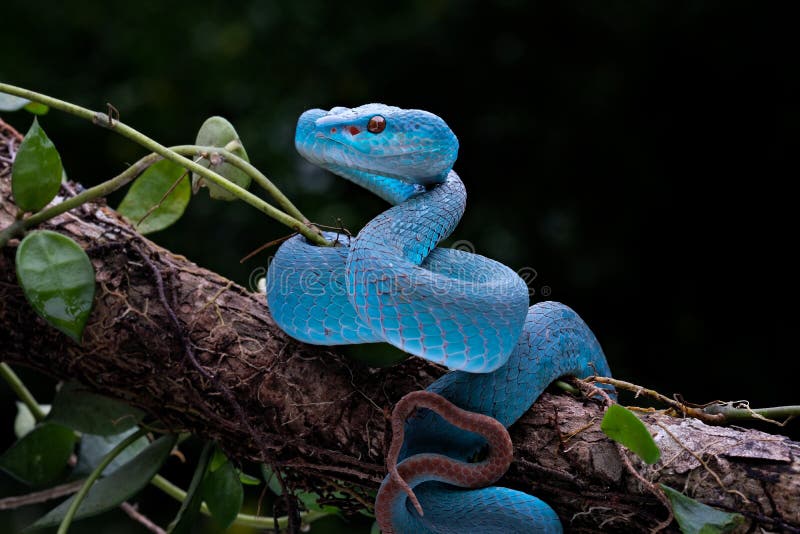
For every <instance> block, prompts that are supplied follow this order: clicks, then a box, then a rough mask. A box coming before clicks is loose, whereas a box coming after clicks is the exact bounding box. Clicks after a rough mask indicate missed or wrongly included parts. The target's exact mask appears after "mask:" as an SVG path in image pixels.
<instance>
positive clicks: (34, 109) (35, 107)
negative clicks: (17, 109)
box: [25, 102, 50, 115]
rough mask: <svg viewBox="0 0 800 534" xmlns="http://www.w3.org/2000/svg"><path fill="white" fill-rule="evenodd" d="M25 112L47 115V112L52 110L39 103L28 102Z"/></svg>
mask: <svg viewBox="0 0 800 534" xmlns="http://www.w3.org/2000/svg"><path fill="white" fill-rule="evenodd" d="M25 111H27V112H28V113H33V114H34V115H47V112H48V111H50V108H49V107H48V106H46V105H45V104H40V103H39V102H28V103H27V104H25Z"/></svg>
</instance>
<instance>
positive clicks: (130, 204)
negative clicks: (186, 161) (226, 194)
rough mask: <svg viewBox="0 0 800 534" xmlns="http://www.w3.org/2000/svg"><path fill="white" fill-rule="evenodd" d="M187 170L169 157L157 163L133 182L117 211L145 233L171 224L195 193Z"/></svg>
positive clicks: (179, 215)
mask: <svg viewBox="0 0 800 534" xmlns="http://www.w3.org/2000/svg"><path fill="white" fill-rule="evenodd" d="M184 172H185V169H184V168H183V167H181V166H180V165H178V164H176V163H173V162H171V161H169V160H166V159H162V160H161V161H158V162H156V163H154V164H153V165H151V166H150V167H149V168H148V169H147V170H146V171H144V172H143V173H142V175H141V176H139V177H138V178H137V179H136V181H135V182H133V185H132V186H131V188H130V189H129V190H128V193H127V194H126V195H125V198H123V199H122V202H121V203H120V205H119V207H118V208H117V211H118V212H120V213H121V214H122V215H124V216H125V218H126V219H128V220H129V221H130V222H131V223H132V224H133V225H134V226H135V227H136V229H137V230H138V231H139V232H140V233H142V234H150V233H152V232H157V231H159V230H163V229H164V228H166V227H168V226H170V225H172V224H173V223H174V222H175V221H177V220H178V219H180V218H181V215H183V212H184V211H185V210H186V206H187V205H188V204H189V199H190V198H191V196H192V192H191V189H190V187H189V180H188V179H187V178H186V177H185V176H183V174H184ZM178 180H180V181H178ZM176 182H178V183H177V185H175V183H176ZM173 186H175V187H174V188H173V189H172V191H171V192H170V193H169V194H168V195H167V192H168V191H170V188H172V187H173ZM164 195H167V196H166V197H164ZM162 199H163V200H162ZM156 206H157V207H156ZM150 210H153V211H152V212H150ZM148 212H150V214H149V215H148ZM145 216H146V217H145ZM143 218H144V219H143ZM140 221H141V222H140Z"/></svg>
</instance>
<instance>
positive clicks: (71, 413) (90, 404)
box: [47, 382, 144, 450]
mask: <svg viewBox="0 0 800 534" xmlns="http://www.w3.org/2000/svg"><path fill="white" fill-rule="evenodd" d="M142 417H144V412H142V411H141V410H139V409H138V408H134V407H132V406H129V405H127V404H126V403H124V402H122V401H119V400H116V399H110V398H108V397H104V396H103V395H98V394H97V393H92V392H90V391H88V390H87V389H86V388H85V387H84V386H82V385H80V384H78V383H77V382H67V383H66V384H64V385H63V386H61V389H59V390H58V393H56V398H55V399H53V409H52V411H51V412H50V415H49V416H48V418H47V419H48V421H53V422H56V423H61V424H62V425H64V426H68V427H70V428H74V429H75V430H77V431H79V432H85V433H87V434H97V435H100V436H113V435H115V434H119V433H120V432H123V431H125V430H128V429H130V428H133V427H135V426H136V425H137V424H138V423H139V421H141V420H142ZM109 450H110V449H109Z"/></svg>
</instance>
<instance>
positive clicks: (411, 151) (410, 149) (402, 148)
mask: <svg viewBox="0 0 800 534" xmlns="http://www.w3.org/2000/svg"><path fill="white" fill-rule="evenodd" d="M314 138H315V139H320V140H323V141H327V142H331V143H333V144H335V145H337V146H340V147H343V148H345V149H347V150H349V151H350V152H352V153H358V154H364V155H367V156H369V157H371V158H375V159H390V158H397V157H401V156H409V155H419V156H429V155H434V154H437V153H439V152H442V151H443V150H442V148H440V147H436V146H418V145H417V146H414V145H396V148H398V149H397V150H393V151H391V152H381V153H376V152H374V151H372V150H370V149H369V148H366V147H365V148H362V147H359V146H355V145H352V144H350V143H347V142H346V141H345V140H343V139H339V138H337V137H333V136H330V135H328V134H325V133H323V132H315V133H314Z"/></svg>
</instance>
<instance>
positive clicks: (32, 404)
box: [0, 362, 47, 423]
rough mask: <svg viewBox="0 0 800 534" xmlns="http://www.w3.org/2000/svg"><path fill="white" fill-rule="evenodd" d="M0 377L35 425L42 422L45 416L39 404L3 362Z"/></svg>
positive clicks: (0, 365)
mask: <svg viewBox="0 0 800 534" xmlns="http://www.w3.org/2000/svg"><path fill="white" fill-rule="evenodd" d="M0 377H2V378H3V380H5V381H6V383H7V384H8V385H9V387H10V388H11V389H12V390H13V391H14V393H16V394H17V397H19V400H21V401H22V402H23V403H24V404H25V406H27V407H28V409H29V410H30V411H31V414H33V418H34V419H36V422H37V423H38V422H40V421H42V420H44V418H45V417H46V416H47V414H46V413H44V411H43V410H42V408H41V407H40V406H39V403H38V402H36V399H35V398H34V397H33V394H32V393H31V392H30V390H29V389H28V388H27V387H26V386H25V383H24V382H22V380H21V379H20V377H19V376H17V373H15V372H14V370H13V369H12V368H11V367H9V366H8V364H7V363H5V362H0Z"/></svg>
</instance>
